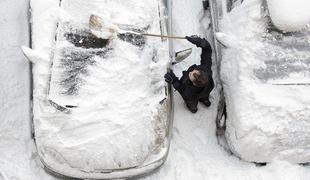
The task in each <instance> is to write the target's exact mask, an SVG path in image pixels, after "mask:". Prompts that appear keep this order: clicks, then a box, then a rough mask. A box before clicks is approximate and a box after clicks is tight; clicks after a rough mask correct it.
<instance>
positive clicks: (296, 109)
mask: <svg viewBox="0 0 310 180" xmlns="http://www.w3.org/2000/svg"><path fill="white" fill-rule="evenodd" d="M261 3H262V2H261V1H260V0H247V1H244V2H243V4H241V5H240V6H238V7H236V8H235V9H233V10H232V12H230V13H229V14H228V15H227V16H226V17H224V18H223V20H222V22H221V31H222V32H224V33H225V34H226V35H225V36H223V35H221V34H219V35H220V36H219V38H220V40H221V41H223V44H225V45H227V48H225V49H224V51H223V61H222V67H221V68H222V71H221V78H222V81H223V83H224V91H225V97H226V103H227V113H228V118H227V129H226V138H227V140H228V144H229V146H230V148H231V150H232V151H233V152H234V153H235V154H236V155H237V156H239V157H241V158H242V159H244V160H246V161H251V162H252V161H255V162H270V161H272V160H273V159H274V158H279V159H284V160H287V161H290V162H293V163H305V162H309V161H310V148H309V146H308V144H309V143H310V130H309V129H310V123H309V119H310V111H309V110H310V109H309V107H310V104H309V102H310V94H309V90H310V87H309V86H307V85H281V84H290V83H293V84H294V83H296V84H299V83H304V82H309V80H310V78H309V77H310V74H309V72H308V70H309V62H310V54H309V52H308V46H309V43H308V42H307V39H309V35H308V34H309V32H310V31H309V29H304V30H303V31H302V32H300V33H295V34H294V33H292V34H291V35H290V36H285V35H282V34H280V33H278V32H276V31H272V30H270V31H269V33H266V32H267V28H268V23H267V22H268V18H266V17H264V12H262V10H261ZM275 84H278V85H275Z"/></svg>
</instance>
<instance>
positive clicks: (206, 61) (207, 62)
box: [200, 42, 212, 72]
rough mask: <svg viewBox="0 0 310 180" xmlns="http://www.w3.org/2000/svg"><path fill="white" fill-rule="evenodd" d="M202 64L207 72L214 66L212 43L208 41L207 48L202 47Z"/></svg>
mask: <svg viewBox="0 0 310 180" xmlns="http://www.w3.org/2000/svg"><path fill="white" fill-rule="evenodd" d="M200 57H201V61H200V63H201V65H200V67H201V68H202V69H203V70H204V71H205V72H211V67H212V48H211V45H210V43H209V42H208V44H207V46H206V47H205V48H202V52H201V55H200Z"/></svg>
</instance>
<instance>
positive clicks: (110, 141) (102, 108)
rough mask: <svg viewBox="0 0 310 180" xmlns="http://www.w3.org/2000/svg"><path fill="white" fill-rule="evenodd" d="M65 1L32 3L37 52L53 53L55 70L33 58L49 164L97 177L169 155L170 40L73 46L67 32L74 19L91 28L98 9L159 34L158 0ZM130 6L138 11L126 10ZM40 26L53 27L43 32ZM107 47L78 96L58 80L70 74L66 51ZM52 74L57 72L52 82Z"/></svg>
mask: <svg viewBox="0 0 310 180" xmlns="http://www.w3.org/2000/svg"><path fill="white" fill-rule="evenodd" d="M136 2H138V1H136ZM61 3H62V8H61V9H57V6H58V3H55V2H52V3H50V4H48V3H45V4H41V5H38V4H40V3H38V4H37V1H36V0H33V1H32V4H33V9H32V11H33V15H34V16H35V18H34V19H33V22H34V29H35V30H34V31H33V36H34V40H33V44H34V50H36V51H39V52H42V55H41V57H51V55H53V56H52V59H53V65H52V69H51V70H50V63H49V62H45V61H38V62H36V63H35V64H34V75H33V76H34V99H35V101H34V123H35V133H36V144H37V147H38V151H39V154H40V156H41V158H42V160H43V162H44V163H45V164H46V165H47V166H49V167H50V168H51V169H53V170H54V171H57V172H58V173H64V174H65V175H70V176H72V175H74V176H76V177H93V178H94V177H97V178H98V177H101V176H100V172H101V170H102V169H122V168H129V167H136V166H142V165H144V164H151V163H152V162H155V161H157V159H158V158H160V157H162V158H163V157H164V156H165V155H166V152H167V144H166V143H167V142H165V141H166V140H165V138H166V128H167V117H166V116H165V114H166V110H165V109H164V107H161V106H165V103H164V104H163V105H160V104H159V102H160V101H162V100H163V99H164V98H165V82H164V79H163V78H162V77H163V75H164V73H165V72H166V66H167V63H168V56H167V55H168V53H167V47H165V43H162V42H161V39H159V38H156V39H155V38H148V39H147V41H146V44H145V46H144V47H138V46H134V45H132V44H130V43H127V42H124V41H122V40H119V39H117V38H114V39H112V40H111V41H110V42H109V44H108V45H107V46H106V47H105V48H98V49H88V50H85V49H83V48H80V47H74V46H72V44H70V43H68V41H66V40H65V39H64V38H63V37H62V35H63V33H65V30H66V29H65V26H64V25H65V24H66V23H68V22H70V24H71V25H76V26H77V27H79V28H81V29H87V28H88V22H89V17H90V15H91V14H92V13H94V10H96V11H98V13H96V12H95V14H97V15H98V16H101V14H100V12H105V13H106V14H104V15H102V16H101V17H102V18H103V19H107V18H106V16H107V12H110V14H108V15H109V16H112V17H115V18H113V23H115V24H122V25H126V24H128V25H131V26H134V27H138V28H145V27H147V26H150V27H149V28H148V31H149V32H153V33H157V34H158V33H160V32H159V19H158V12H157V11H156V10H157V5H158V2H157V1H153V0H150V1H141V2H140V3H139V4H133V3H134V2H133V1H126V3H124V2H123V1H119V2H117V1H102V0H98V1H93V2H92V3H89V2H86V1H84V0H81V1H77V0H74V1H70V0H66V1H62V2H61ZM102 4H103V5H102ZM146 4H147V5H146ZM129 6H130V7H132V8H131V10H134V11H128V8H129ZM116 7H117V8H116ZM45 8H47V9H46V10H45V11H42V9H45ZM126 8H127V9H126ZM106 9H108V10H106ZM120 9H123V10H122V11H120V12H121V13H118V14H117V12H118V11H119V10H120ZM154 9H155V11H151V10H154ZM46 12H51V14H49V13H46ZM81 12H82V13H81ZM55 13H56V14H59V16H58V17H56V16H55ZM52 14H53V15H52ZM118 16H121V17H123V18H119V19H118V18H117V17H118ZM126 17H127V19H126ZM46 20H47V21H46ZM57 21H59V24H58V31H57V37H58V41H57V43H56V44H55V47H53V44H51V43H50V42H51V41H53V39H54V35H55V24H56V22H57ZM111 22H112V20H111ZM38 25H43V26H44V27H49V28H50V29H48V28H46V29H41V30H40V31H39V30H38V28H40V27H41V26H40V27H38ZM51 29H52V30H51ZM40 37H44V38H42V40H41V38H40ZM48 37H49V40H46V41H45V38H46V39H47V38H48ZM42 49H44V51H41V50H42ZM53 49H54V50H55V53H54V54H52V53H51V52H52V50H53ZM105 49H107V50H108V51H107V53H106V55H105V57H104V58H102V57H101V56H100V55H96V56H94V57H93V58H92V59H91V60H92V61H94V62H95V63H94V64H92V65H89V66H88V67H87V69H86V70H87V73H86V74H80V75H79V78H80V79H82V80H83V82H84V83H83V84H79V91H78V92H77V94H65V93H63V92H65V90H64V88H66V87H63V86H62V85H60V82H61V81H62V80H64V78H67V77H63V74H62V73H63V72H64V68H66V67H62V66H61V64H62V62H60V60H61V58H62V56H63V54H62V53H63V50H67V51H68V52H70V51H74V50H79V51H80V52H84V53H86V54H85V55H89V54H87V53H89V52H93V51H104V50H105ZM165 49H166V50H165ZM153 56H154V57H153ZM49 73H51V74H52V75H51V81H50V83H49V79H48V78H49ZM48 88H49V91H48ZM48 92H49V94H48ZM48 100H52V101H53V102H55V103H57V104H60V105H62V106H64V105H74V106H77V108H74V109H72V110H70V112H68V113H66V112H60V111H59V110H57V109H55V108H54V107H53V106H52V105H51V104H50V103H49V102H48ZM158 156H160V157H158Z"/></svg>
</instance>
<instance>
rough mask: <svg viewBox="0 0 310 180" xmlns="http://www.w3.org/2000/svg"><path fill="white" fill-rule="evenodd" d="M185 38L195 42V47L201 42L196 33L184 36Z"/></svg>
mask: <svg viewBox="0 0 310 180" xmlns="http://www.w3.org/2000/svg"><path fill="white" fill-rule="evenodd" d="M185 39H186V40H188V41H189V42H191V43H193V44H195V45H196V46H197V47H198V46H199V44H201V41H202V39H201V38H200V37H198V36H197V35H191V36H185Z"/></svg>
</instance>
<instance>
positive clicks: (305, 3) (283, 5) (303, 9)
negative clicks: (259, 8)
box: [267, 0, 310, 32]
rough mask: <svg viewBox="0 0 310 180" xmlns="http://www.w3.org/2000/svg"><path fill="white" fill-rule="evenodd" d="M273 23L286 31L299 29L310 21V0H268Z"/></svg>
mask: <svg viewBox="0 0 310 180" xmlns="http://www.w3.org/2000/svg"><path fill="white" fill-rule="evenodd" d="M267 5H268V10H269V14H270V17H271V20H272V22H273V24H274V25H275V26H276V27H277V28H279V29H280V30H282V31H284V32H292V31H299V30H302V29H303V28H305V27H306V25H308V24H309V23H310V1H309V0H294V1H292V0H267Z"/></svg>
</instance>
